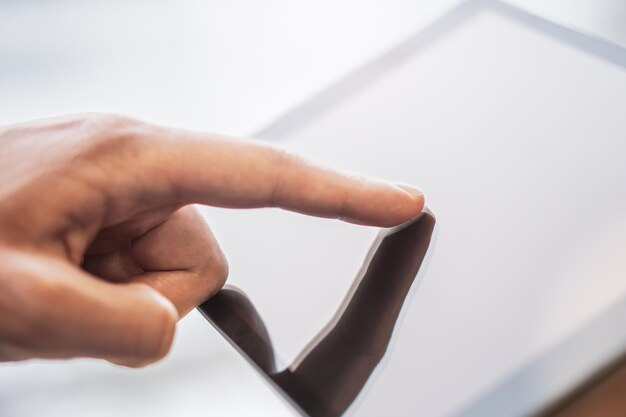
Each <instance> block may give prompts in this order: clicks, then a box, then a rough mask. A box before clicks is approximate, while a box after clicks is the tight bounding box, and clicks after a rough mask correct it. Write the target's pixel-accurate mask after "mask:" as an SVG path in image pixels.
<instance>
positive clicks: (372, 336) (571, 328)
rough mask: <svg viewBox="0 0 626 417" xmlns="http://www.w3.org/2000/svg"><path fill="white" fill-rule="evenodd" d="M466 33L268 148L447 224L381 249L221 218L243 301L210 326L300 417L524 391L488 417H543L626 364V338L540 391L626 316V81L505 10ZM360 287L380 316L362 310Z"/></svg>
mask: <svg viewBox="0 0 626 417" xmlns="http://www.w3.org/2000/svg"><path fill="white" fill-rule="evenodd" d="M482 3H486V4H491V3H489V2H480V4H482ZM456 13H457V15H454V16H452V17H450V16H449V17H448V18H446V19H444V20H445V21H444V23H442V24H440V25H439V26H437V27H436V28H434V29H431V30H430V31H427V32H426V33H425V34H424V35H423V36H421V37H420V35H418V36H417V37H416V38H415V39H414V40H412V41H410V42H408V43H407V44H405V45H403V46H401V47H400V49H399V50H397V51H395V52H394V53H392V54H390V55H389V56H388V57H386V58H385V59H386V60H387V61H386V62H382V61H381V62H382V63H381V62H377V63H375V64H374V65H373V66H370V67H367V68H365V69H364V70H363V71H360V72H359V73H357V74H356V75H355V76H353V77H351V78H348V79H347V80H345V81H344V82H342V83H339V84H338V85H337V86H335V87H334V88H331V89H330V90H329V91H327V92H325V93H323V94H322V95H321V96H320V97H318V98H316V99H314V100H312V101H311V103H309V104H306V105H304V106H303V107H302V109H300V110H297V111H295V112H294V113H293V114H291V115H288V117H286V118H285V119H284V120H282V121H279V122H278V123H277V124H276V125H275V126H273V127H272V128H270V129H269V130H268V131H267V132H266V133H265V136H267V137H270V138H272V139H274V140H279V141H281V142H282V143H283V144H284V145H285V146H287V147H290V148H292V149H294V150H296V151H298V152H300V153H303V154H304V155H307V156H309V157H311V158H312V159H314V160H317V161H321V162H322V163H326V164H329V165H332V166H339V167H344V168H347V169H349V170H353V171H356V172H365V173H368V174H371V175H375V176H381V177H383V178H388V179H391V180H397V181H401V182H407V183H412V184H415V185H417V186H420V187H421V188H423V189H424V191H425V193H426V198H427V205H428V206H429V208H430V209H431V210H432V213H433V215H430V214H425V215H423V216H422V217H421V218H419V219H418V220H416V222H414V223H412V224H411V225H408V226H406V228H404V229H401V230H396V231H394V233H395V234H394V233H392V234H391V235H385V236H386V237H385V238H381V239H379V240H376V236H377V231H375V230H372V229H368V228H365V227H360V226H354V225H347V224H342V223H340V222H334V221H328V220H321V219H309V218H303V217H301V216H296V215H293V214H288V213H282V212H277V211H272V210H269V211H264V212H234V213H233V212H229V213H224V212H222V211H217V210H208V215H209V217H211V218H212V220H213V224H216V225H217V226H216V228H217V231H218V234H219V235H220V238H221V240H222V242H223V246H224V249H225V252H226V253H228V254H229V259H230V263H231V265H232V266H233V267H232V270H231V277H230V281H229V282H230V283H231V284H232V285H234V286H235V287H236V289H234V288H233V289H230V290H228V291H230V293H223V294H222V296H218V297H216V298H215V300H214V301H213V304H210V305H207V306H205V310H206V312H207V314H208V315H209V317H211V315H212V314H213V318H212V319H213V320H214V321H217V322H218V323H217V326H218V327H220V328H221V329H222V331H223V332H224V333H225V334H226V335H227V336H229V337H231V338H234V339H237V343H238V344H239V348H240V349H241V350H242V351H243V352H244V353H246V354H247V355H248V356H249V357H250V358H251V359H252V360H253V361H254V362H255V363H256V365H255V366H257V367H258V369H259V370H261V371H262V372H264V373H265V374H266V375H268V380H270V381H271V383H272V384H276V385H277V386H278V387H279V389H281V390H282V392H283V393H286V395H287V396H288V397H290V398H291V399H292V400H293V401H294V403H295V404H296V407H299V408H300V409H301V410H302V411H303V412H304V413H308V414H311V415H340V414H342V413H347V414H348V415H355V416H381V415H394V416H409V415H410V416H413V415H422V416H432V417H438V416H469V415H480V414H476V413H477V412H476V410H480V409H483V410H484V408H481V407H482V405H481V404H486V403H485V401H487V402H489V401H491V400H490V398H492V397H491V396H490V395H491V394H490V393H493V392H498V390H499V389H502V387H503V386H505V385H506V384H507V381H511V380H515V381H518V382H517V385H515V390H516V391H514V394H513V395H512V396H511V399H510V401H508V402H507V403H506V404H504V405H502V404H500V408H497V407H498V406H497V404H496V405H493V406H491V405H490V406H489V407H492V408H488V409H489V410H492V414H489V413H483V414H482V415H483V416H484V415H499V416H503V415H520V416H521V415H528V414H530V413H536V412H537V411H539V410H541V409H543V408H544V407H545V406H546V404H548V403H549V402H551V401H554V400H555V399H556V398H557V397H558V396H561V395H563V394H564V391H565V390H566V389H569V388H571V386H572V385H573V384H575V383H578V382H580V381H578V379H580V378H582V377H584V376H585V375H588V373H589V372H591V370H592V369H591V368H592V366H591V365H592V364H593V366H598V365H599V364H602V363H604V362H607V361H610V360H611V359H612V358H611V355H613V354H615V352H617V350H620V349H624V348H625V347H626V340H625V336H626V327H624V326H621V327H619V326H618V327H611V328H609V330H608V333H607V332H604V333H601V334H600V336H599V337H598V338H596V339H597V340H592V341H588V342H589V343H590V344H588V345H587V346H586V347H585V353H584V355H583V356H572V357H571V358H570V360H568V361H565V362H564V363H565V367H566V369H562V371H563V372H558V373H556V376H555V375H552V374H550V373H548V374H542V372H544V373H545V372H546V370H549V369H553V368H550V366H551V365H550V364H551V363H553V361H552V359H550V360H549V361H548V362H545V360H546V359H545V358H554V357H557V358H558V357H562V356H563V355H559V354H558V352H561V350H559V349H561V348H562V346H563V344H566V345H567V344H568V341H569V340H573V339H572V338H573V337H574V338H575V336H576V335H577V334H579V333H580V332H581V331H584V329H587V328H588V326H590V325H593V323H595V322H597V321H598V320H601V319H602V317H604V316H605V315H606V314H607V311H614V310H611V309H614V308H615V306H620V305H622V303H623V302H624V298H625V297H626V183H625V178H626V164H625V162H624V161H626V140H625V139H626V136H625V133H624V132H626V117H625V115H626V72H625V71H624V67H623V66H622V65H621V64H620V62H626V61H624V58H623V56H621V58H620V57H618V58H617V59H615V55H614V56H613V58H611V57H609V56H602V53H594V51H593V50H590V48H591V49H593V45H591V47H589V45H587V46H586V47H585V48H581V47H578V46H575V45H574V44H573V43H575V42H571V40H572V39H571V38H572V37H575V36H574V35H573V34H571V33H569V32H567V31H561V29H559V28H548V27H546V26H544V27H543V28H542V27H541V25H548V24H547V23H542V22H535V23H532V18H530V17H523V18H522V17H520V16H519V15H515V13H509V12H506V10H504V9H502V8H498V7H495V8H491V7H480V8H475V9H474V10H473V11H472V12H471V13H467V12H456ZM529 22H530V23H529ZM622 52H623V51H622ZM620 60H621V61H620ZM435 219H436V220H435ZM386 233H389V232H386ZM385 239H387V241H386V242H387V244H385V245H384V246H381V245H382V244H383V243H384V242H385ZM377 256H378V257H377ZM372 262H373V263H372ZM407 265H408V266H407ZM372 268H373V269H372ZM368 273H369V275H368ZM412 274H413V275H417V279H416V278H415V277H414V276H413V277H412V278H411V279H409V278H407V276H411V275H412ZM363 277H370V278H371V279H372V280H373V282H374V284H372V285H373V287H374V288H376V291H373V292H372V294H379V295H378V296H371V298H368V297H361V298H358V297H357V298H356V299H355V298H354V297H355V296H356V295H357V294H359V285H360V284H363V283H366V281H363ZM385 280H387V281H388V282H385ZM367 282H369V281H367ZM368 288H369V287H368ZM361 289H363V288H361ZM363 291H365V290H363ZM366 292H367V294H370V292H369V291H366ZM377 300H378V301H377ZM390 300H391V301H390ZM379 301H380V303H382V304H380V303H379ZM350 302H354V303H356V306H357V307H356V308H357V309H356V310H354V309H351V308H350ZM367 305H369V306H370V307H369V308H371V311H368V307H364V306H367ZM381 305H383V306H386V307H385V308H382V309H381V307H380V306H381ZM352 307H354V305H353V306H352ZM622 310H623V309H622ZM225 311H231V312H233V311H238V312H239V317H238V318H237V317H235V319H234V321H233V316H232V315H230V316H228V315H226V316H224V315H223V314H222V313H224V312H225ZM354 311H360V312H361V313H362V314H359V315H356V316H355V313H354ZM619 311H621V310H619ZM368 313H369V315H368ZM220 314H222V315H221V316H220ZM620 314H622V316H621V318H622V320H623V319H624V316H623V313H620ZM346 315H347V316H346ZM357 316H358V317H357ZM342 319H345V320H347V321H343V322H342ZM346 322H349V323H352V324H351V325H350V326H344V328H342V327H341V326H342V325H343V324H345V323H346ZM622 322H623V321H622ZM355 323H359V324H358V325H357V324H355ZM380 323H384V324H380ZM347 327H349V328H355V329H357V330H356V332H357V334H356V335H354V334H353V335H352V336H350V337H348V338H347V339H342V338H341V337H340V336H341V335H344V336H345V334H347V333H350V332H349V331H347V330H346V328H347ZM342 329H343V330H342ZM381 329H385V330H384V331H383V330H381ZM389 329H391V331H389ZM359 332H360V333H359ZM372 340H374V342H372ZM355 341H358V343H356V342H355ZM372 343H373V344H372ZM377 343H378V344H377ZM331 346H332V348H330V347H331ZM603 346H613V347H614V348H615V349H614V350H610V351H609V350H606V349H605V350H603ZM342 349H344V350H345V351H344V352H341V350H342ZM554 352H557V354H555V353H554ZM337 355H339V356H337ZM342 355H343V356H342ZM551 355H552V356H551ZM585 355H586V356H585ZM337 357H341V358H342V359H341V360H339V361H338V362H336V363H333V362H332V361H333V360H335V359H332V358H337ZM324 358H325V359H324ZM328 358H331V359H328ZM324 360H326V362H324ZM537 364H539V365H537ZM546 366H547V368H546ZM305 369H307V371H306V372H305ZM528 370H532V372H531V374H532V375H530V377H529V378H531V379H529V381H533V384H532V385H529V386H525V385H524V381H526V380H524V379H521V380H520V379H519V378H518V377H519V375H525V374H524V372H527V373H528V372H530V371H528ZM515 378H518V379H515ZM533 378H534V379H533ZM294 381H295V382H294ZM520 381H521V382H520ZM326 391H334V392H335V394H336V397H341V396H342V395H343V397H342V398H336V397H332V396H331V397H332V398H329V397H327V396H326V394H325V392H326ZM496 402H497V401H496ZM489 404H495V403H494V402H493V401H492V402H491V403H489ZM493 407H496V408H493ZM472 413H474V414H472Z"/></svg>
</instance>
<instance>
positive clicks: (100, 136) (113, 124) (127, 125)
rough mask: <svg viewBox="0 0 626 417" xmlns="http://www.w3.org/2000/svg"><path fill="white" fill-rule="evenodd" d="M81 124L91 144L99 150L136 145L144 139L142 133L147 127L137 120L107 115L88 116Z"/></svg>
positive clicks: (117, 115)
mask: <svg viewBox="0 0 626 417" xmlns="http://www.w3.org/2000/svg"><path fill="white" fill-rule="evenodd" d="M83 122H84V126H83V127H84V129H85V131H86V136H87V137H89V138H91V142H92V143H93V144H94V145H95V146H96V147H98V148H99V149H102V147H107V146H112V147H115V148H118V147H120V146H126V145H133V144H136V143H137V142H138V141H139V140H141V138H142V137H144V135H143V133H142V132H143V131H144V130H145V127H146V126H147V125H146V124H145V123H143V122H141V121H139V120H137V119H133V118H131V117H128V116H123V115H119V114H108V113H106V114H100V113H94V114H89V115H87V116H86V117H85V118H84V120H83Z"/></svg>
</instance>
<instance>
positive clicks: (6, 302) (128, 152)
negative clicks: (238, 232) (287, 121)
mask: <svg viewBox="0 0 626 417" xmlns="http://www.w3.org/2000/svg"><path fill="white" fill-rule="evenodd" d="M0 166H1V167H2V168H1V169H0V231H1V233H0V312H1V313H0V361H10V360H23V359H28V358H69V357H79V356H80V357H96V358H104V359H107V360H109V361H111V362H114V363H119V364H123V365H127V366H142V365H145V364H148V363H151V362H154V361H156V360H158V359H160V358H162V357H163V356H164V355H165V354H166V353H167V352H168V350H169V348H170V345H171V343H172V339H173V335H174V330H175V325H176V322H177V321H178V320H179V318H180V317H182V316H184V315H185V314H186V313H188V312H189V311H190V310H191V309H193V308H194V307H195V306H197V305H198V304H200V303H201V302H202V301H204V300H206V299H207V298H209V297H210V296H211V295H213V294H214V293H215V292H217V291H218V290H219V289H220V288H221V287H222V285H223V284H224V282H225V280H226V276H227V271H228V266H227V262H226V259H225V257H224V255H223V254H222V252H221V250H220V248H219V245H218V243H217V242H216V240H215V238H214V237H213V235H212V234H211V231H210V229H209V227H208V226H207V225H206V224H205V222H204V221H203V219H202V217H201V216H200V215H199V214H198V212H197V211H196V209H195V208H194V207H193V206H191V205H190V204H193V203H199V204H206V205H212V206H217V207H228V208H252V207H281V208H284V209H287V210H291V211H296V212H300V213H304V214H309V215H314V216H321V217H330V218H339V219H342V220H345V221H348V222H353V223H359V224H367V225H376V226H392V225H396V224H399V223H402V222H404V221H406V220H409V219H410V218H412V217H414V216H415V215H417V214H418V213H419V212H420V211H421V210H422V208H423V205H424V198H423V195H422V194H421V192H419V191H418V190H416V189H414V188H412V187H409V186H404V185H403V186H397V185H393V184H391V183H387V182H383V181H377V180H370V179H365V178H362V177H355V176H352V175H346V174H342V173H339V172H336V171H332V170H328V169H325V168H321V167H319V166H316V165H313V164H311V163H310V162H307V161H305V160H304V159H302V158H299V157H297V156H294V155H292V154H289V153H287V152H285V151H283V150H280V149H279V148H276V147H274V146H270V145H267V144H262V143H259V142H255V141H248V140H242V139H232V138H225V137H221V136H217V135H211V134H204V133H197V132H189V131H183V130H177V129H172V128H166V127H160V126H155V125H151V124H148V123H143V122H140V121H136V120H133V119H129V118H125V117H121V116H112V115H95V114H90V115H78V116H69V117H64V118H57V119H50V120H42V121H36V122H30V123H24V124H19V125H13V126H5V127H0Z"/></svg>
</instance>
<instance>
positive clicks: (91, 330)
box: [0, 252, 178, 367]
mask: <svg viewBox="0 0 626 417" xmlns="http://www.w3.org/2000/svg"><path fill="white" fill-rule="evenodd" d="M0 287H1V288H3V290H5V291H3V292H2V294H0V311H2V312H3V313H4V314H2V315H0V360H20V359H29V358H69V357H79V356H82V357H94V358H103V359H107V360H109V361H111V362H114V363H118V364H122V365H126V366H133V367H135V366H143V365H146V364H149V363H151V362H154V361H157V360H159V359H161V358H162V357H164V356H165V355H166V354H167V352H168V351H169V349H170V346H171V344H172V340H173V337H174V331H175V326H176V322H177V320H178V314H177V312H176V309H175V308H174V306H173V305H172V304H171V302H169V301H168V300H167V299H166V298H165V297H163V296H162V295H161V294H159V293H158V292H157V291H155V290H154V289H152V288H150V287H149V286H147V285H145V284H141V283H134V284H113V283H108V282H105V281H102V280H100V279H98V278H96V277H94V276H92V275H89V274H88V273H86V272H84V271H82V270H81V269H79V268H77V267H76V266H74V265H72V264H69V263H67V262H64V261H62V260H59V259H55V258H50V257H47V256H41V255H32V254H24V253H15V252H10V253H9V252H0Z"/></svg>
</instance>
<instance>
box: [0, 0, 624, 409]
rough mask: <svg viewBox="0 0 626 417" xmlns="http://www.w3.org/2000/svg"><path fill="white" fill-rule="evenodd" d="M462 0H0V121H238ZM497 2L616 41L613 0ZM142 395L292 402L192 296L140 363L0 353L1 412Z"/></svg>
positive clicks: (251, 118) (212, 403) (164, 404)
mask: <svg viewBox="0 0 626 417" xmlns="http://www.w3.org/2000/svg"><path fill="white" fill-rule="evenodd" d="M461 3H463V2H462V1H459V0H440V1H437V2H433V1H422V0H419V1H418V0H414V1H409V0H385V1H382V0H361V1H356V0H339V1H337V0H334V1H330V0H317V1H315V2H299V1H289V0H267V1H263V2H258V1H250V0H247V1H246V0H229V1H226V0H211V1H196V0H193V1H171V0H169V1H166V0H159V1H147V0H135V1H129V0H124V1H122V0H110V1H107V2H85V1H80V0H45V1H44V0H40V1H35V0H5V1H3V2H0V124H9V123H13V122H19V121H23V120H29V119H34V118H41V117H47V116H53V115H59V114H65V113H74V112H84V111H102V112H115V113H123V114H128V115H131V116H135V117H138V118H142V119H145V120H149V121H152V122H156V123H160V124H168V125H173V126H179V127H184V128H189V129H197V130H206V131H215V132H220V133H226V134H230V135H238V136H252V135H254V134H255V132H257V131H259V130H261V129H263V128H264V127H265V126H267V125H269V124H270V123H271V122H272V121H273V120H275V119H276V118H278V117H280V116H281V115H282V114H284V113H285V112H287V111H289V110H290V109H292V108H293V107H294V106H297V105H298V104H300V103H303V102H305V101H306V100H307V99H308V98H310V97H313V96H314V95H315V94H316V93H317V92H319V91H322V90H323V89H324V88H325V87H327V86H329V85H331V84H333V83H334V82H336V81H338V80H341V79H343V78H345V77H346V76H348V75H349V74H350V73H351V72H352V71H354V70H355V69H358V68H359V67H361V66H362V65H364V64H366V63H367V62H369V61H370V60H372V59H374V58H376V57H377V56H379V55H381V54H383V53H384V52H386V51H388V50H389V49H390V48H392V47H394V46H395V45H397V44H398V43H400V42H401V41H403V40H404V39H407V38H408V37H410V36H411V35H413V34H414V33H416V32H418V31H420V30H421V29H423V28H425V27H427V26H428V25H429V24H432V23H433V22H435V21H436V20H437V19H439V18H440V17H441V16H442V15H444V14H445V13H447V12H448V11H449V10H450V9H451V8H454V7H457V6H458V5H459V4H461ZM510 3H511V4H513V5H515V6H516V7H520V8H523V9H525V10H527V11H529V12H531V13H533V14H535V15H537V16H539V17H541V18H543V19H547V20H549V21H552V22H554V23H557V24H559V25H563V26H566V27H568V28H570V29H573V30H575V31H579V32H581V33H584V34H587V35H588V36H591V37H594V38H600V39H604V40H606V41H607V42H609V43H611V44H614V45H620V46H622V47H626V25H625V24H624V22H625V21H626V2H624V1H623V0H569V1H568V0H553V1H540V0H510ZM217 232H218V237H219V232H220V231H219V230H218V231H217ZM231 239H232V237H231ZM155 404H158V407H156V406H155ZM146 406H149V407H150V410H151V411H150V412H151V414H152V415H153V416H157V415H163V416H166V415H201V414H202V415H221V416H227V415H273V416H280V415H292V412H291V410H290V409H289V407H287V406H286V405H285V404H284V403H282V402H281V401H280V400H279V399H278V398H277V397H276V396H275V395H273V393H272V391H271V389H270V388H268V387H267V386H266V385H265V384H264V383H263V381H262V380H261V379H260V377H259V376H258V375H256V373H255V372H253V370H252V369H251V368H249V367H248V366H247V364H246V363H245V362H244V361H243V359H242V358H241V357H240V356H239V355H238V354H237V353H236V352H235V351H234V350H232V349H231V348H230V346H229V345H228V344H227V343H226V342H225V341H224V340H223V339H222V338H221V336H220V335H218V334H217V333H216V332H215V331H214V330H213V329H212V327H210V326H209V325H208V324H207V323H206V321H205V320H204V319H203V318H202V317H200V315H199V314H198V313H196V312H192V313H191V314H190V315H189V316H187V317H186V318H185V319H184V320H183V321H182V322H181V324H180V326H179V329H178V334H177V337H176V341H175V345H174V348H173V350H172V353H171V354H170V356H169V357H168V358H167V359H166V360H164V361H163V362H161V363H159V364H157V365H155V366H152V367H150V368H148V369H144V370H139V371H137V370H127V369H123V368H119V367H116V366H113V365H110V364H107V363H103V362H100V361H94V360H73V361H67V362H43V361H31V362H28V363H19V364H2V365H0V416H34V415H45V416H60V415H64V416H68V415H90V416H99V415H102V416H104V415H111V414H112V413H114V412H118V414H119V413H121V414H123V415H126V414H127V415H142V413H144V412H145V407H146Z"/></svg>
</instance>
